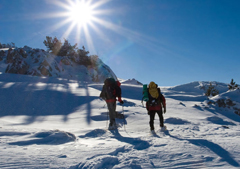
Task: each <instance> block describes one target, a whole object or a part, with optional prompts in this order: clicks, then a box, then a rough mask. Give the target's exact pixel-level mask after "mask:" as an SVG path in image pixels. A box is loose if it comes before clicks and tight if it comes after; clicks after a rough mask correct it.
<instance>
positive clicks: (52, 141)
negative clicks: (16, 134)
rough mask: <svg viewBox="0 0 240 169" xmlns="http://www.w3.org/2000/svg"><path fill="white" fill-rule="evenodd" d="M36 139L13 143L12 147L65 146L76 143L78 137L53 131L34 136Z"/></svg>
mask: <svg viewBox="0 0 240 169" xmlns="http://www.w3.org/2000/svg"><path fill="white" fill-rule="evenodd" d="M32 137H33V138H34V137H36V138H34V139H30V140H24V141H17V142H11V143H9V144H10V145H18V146H26V145H32V144H38V145H41V144H49V145H58V144H64V143H67V142H71V141H75V140H76V136H75V135H74V134H72V133H69V132H64V131H59V130H52V131H45V132H39V133H36V134H35V135H33V136H32Z"/></svg>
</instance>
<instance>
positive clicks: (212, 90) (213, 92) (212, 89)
mask: <svg viewBox="0 0 240 169" xmlns="http://www.w3.org/2000/svg"><path fill="white" fill-rule="evenodd" d="M218 94H219V91H218V90H217V89H216V88H215V86H213V85H212V83H211V82H210V84H209V86H208V88H207V91H206V93H205V95H206V96H216V95H218Z"/></svg>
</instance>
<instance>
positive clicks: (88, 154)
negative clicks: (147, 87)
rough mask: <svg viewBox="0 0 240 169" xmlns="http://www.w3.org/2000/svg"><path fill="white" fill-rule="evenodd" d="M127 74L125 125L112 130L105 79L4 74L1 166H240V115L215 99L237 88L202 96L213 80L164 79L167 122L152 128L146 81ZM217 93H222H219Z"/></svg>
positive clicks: (0, 79)
mask: <svg viewBox="0 0 240 169" xmlns="http://www.w3.org/2000/svg"><path fill="white" fill-rule="evenodd" d="M137 84H138V83H137V82H136V81H134V80H133V79H130V80H129V81H124V83H123V84H122V95H123V99H124V101H125V103H124V106H123V107H122V106H120V105H119V104H118V105H117V111H118V112H119V113H124V115H125V119H117V122H118V124H119V126H120V127H119V129H118V130H117V131H108V130H106V129H107V125H108V121H107V119H108V116H107V108H106V104H105V103H104V101H102V100H100V99H99V94H100V90H101V88H102V84H94V83H84V82H81V81H74V80H68V79H56V78H41V77H31V76H26V75H15V74H0V91H1V95H0V149H1V151H0V159H1V160H0V168H71V169H73V168H136V169H138V168H224V169H225V168H239V167H240V165H239V164H240V157H239V154H240V146H239V140H240V128H239V125H240V116H238V115H237V114H235V113H234V109H233V107H229V108H228V107H219V106H218V105H217V104H209V102H210V101H212V102H214V101H216V100H217V99H221V98H222V99H224V98H231V99H232V100H233V101H234V103H235V104H236V106H237V107H238V105H239V103H240V101H239V94H240V92H239V90H234V91H227V84H223V83H219V85H218V87H219V88H221V94H220V95H219V96H215V97H212V98H207V97H206V96H204V90H203V89H202V86H203V85H204V84H208V82H192V83H189V84H184V85H179V86H174V87H161V91H162V93H163V94H164V96H165V97H166V101H167V113H166V114H164V118H165V125H166V126H167V130H166V131H164V132H161V131H159V118H158V117H157V116H156V119H155V128H156V133H157V135H154V136H153V135H151V134H150V133H149V117H148V115H147V111H146V109H145V107H143V105H142V103H141V99H142V85H137ZM217 97H218V98H217Z"/></svg>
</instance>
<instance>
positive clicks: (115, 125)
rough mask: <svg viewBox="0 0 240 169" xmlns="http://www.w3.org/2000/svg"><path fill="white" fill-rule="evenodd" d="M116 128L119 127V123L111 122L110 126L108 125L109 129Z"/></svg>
mask: <svg viewBox="0 0 240 169" xmlns="http://www.w3.org/2000/svg"><path fill="white" fill-rule="evenodd" d="M115 129H117V124H116V122H114V123H110V124H109V126H108V130H115Z"/></svg>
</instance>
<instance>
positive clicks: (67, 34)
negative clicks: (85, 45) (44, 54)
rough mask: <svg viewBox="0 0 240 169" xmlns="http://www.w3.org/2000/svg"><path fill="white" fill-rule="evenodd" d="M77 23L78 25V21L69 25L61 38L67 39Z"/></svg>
mask: <svg viewBox="0 0 240 169" xmlns="http://www.w3.org/2000/svg"><path fill="white" fill-rule="evenodd" d="M75 25H76V23H74V22H73V23H72V24H71V25H70V26H69V27H68V29H67V31H66V32H65V33H64V34H63V36H62V37H61V39H63V38H65V39H67V38H68V36H69V34H70V33H71V32H72V30H73V28H74V27H75Z"/></svg>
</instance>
